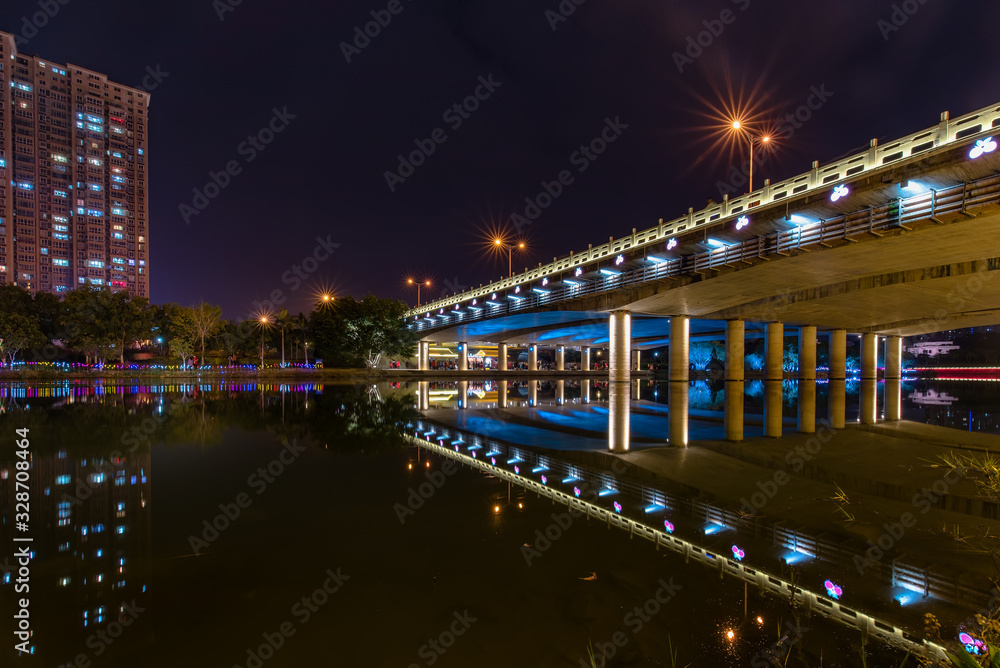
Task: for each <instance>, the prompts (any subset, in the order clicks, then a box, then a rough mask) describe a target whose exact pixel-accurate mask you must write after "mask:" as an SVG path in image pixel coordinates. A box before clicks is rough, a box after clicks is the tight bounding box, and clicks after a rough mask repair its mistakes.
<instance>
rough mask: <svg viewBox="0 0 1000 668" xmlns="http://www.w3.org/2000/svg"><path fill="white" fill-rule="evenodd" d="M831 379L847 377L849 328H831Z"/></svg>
mask: <svg viewBox="0 0 1000 668" xmlns="http://www.w3.org/2000/svg"><path fill="white" fill-rule="evenodd" d="M828 377H829V378H830V380H844V379H845V378H847V330H846V329H833V330H830V373H829V375H828Z"/></svg>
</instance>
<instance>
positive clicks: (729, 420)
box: [723, 320, 746, 441]
mask: <svg viewBox="0 0 1000 668" xmlns="http://www.w3.org/2000/svg"><path fill="white" fill-rule="evenodd" d="M745 335H746V323H744V322H743V321H742V320H729V321H727V322H726V386H725V402H726V403H725V413H724V414H723V420H724V423H725V431H726V440H727V441H742V440H743V379H744V372H743V366H744V353H745V346H746V342H745Z"/></svg>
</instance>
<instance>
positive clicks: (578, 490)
mask: <svg viewBox="0 0 1000 668" xmlns="http://www.w3.org/2000/svg"><path fill="white" fill-rule="evenodd" d="M573 493H574V494H576V495H577V496H580V488H579V487H574V488H573Z"/></svg>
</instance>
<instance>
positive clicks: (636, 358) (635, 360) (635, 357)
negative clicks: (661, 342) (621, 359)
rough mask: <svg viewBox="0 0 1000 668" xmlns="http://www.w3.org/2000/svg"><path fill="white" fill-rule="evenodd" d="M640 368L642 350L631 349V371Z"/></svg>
mask: <svg viewBox="0 0 1000 668" xmlns="http://www.w3.org/2000/svg"><path fill="white" fill-rule="evenodd" d="M641 369H642V351H641V350H633V351H632V371H640V370H641Z"/></svg>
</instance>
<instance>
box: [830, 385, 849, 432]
mask: <svg viewBox="0 0 1000 668" xmlns="http://www.w3.org/2000/svg"><path fill="white" fill-rule="evenodd" d="M829 392H830V397H829V413H830V426H831V427H833V428H834V429H843V428H844V423H845V422H846V421H847V381H844V380H831V381H830V388H829Z"/></svg>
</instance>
